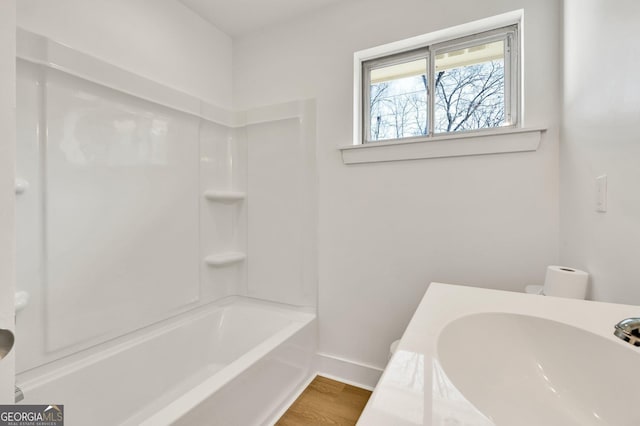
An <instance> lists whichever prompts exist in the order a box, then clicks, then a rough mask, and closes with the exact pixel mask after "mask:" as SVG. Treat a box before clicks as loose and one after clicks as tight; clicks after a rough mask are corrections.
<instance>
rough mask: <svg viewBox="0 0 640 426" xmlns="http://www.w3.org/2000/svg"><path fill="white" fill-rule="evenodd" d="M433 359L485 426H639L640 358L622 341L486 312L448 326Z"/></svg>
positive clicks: (543, 321)
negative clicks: (486, 423) (486, 422)
mask: <svg viewBox="0 0 640 426" xmlns="http://www.w3.org/2000/svg"><path fill="white" fill-rule="evenodd" d="M612 327H613V325H612ZM436 353H437V355H436V357H435V358H437V361H438V363H439V365H440V367H441V369H442V372H443V373H444V374H445V375H446V378H447V380H448V383H450V384H451V385H453V386H454V387H455V389H456V390H457V391H458V392H459V393H460V394H461V395H462V396H463V397H464V398H465V399H466V400H467V401H468V402H469V403H470V404H471V405H473V407H475V409H477V410H478V411H479V412H480V413H482V414H483V416H484V417H485V418H486V420H487V421H488V424H494V425H496V426H515V425H517V426H541V425H544V426H591V425H593V426H604V425H607V426H638V425H640V406H639V402H640V382H639V381H638V380H636V378H637V376H638V374H639V373H640V351H638V349H637V348H633V347H629V346H628V345H626V344H624V342H621V343H620V342H616V341H614V340H613V339H607V338H605V337H603V336H601V335H598V334H594V333H591V332H589V331H586V330H583V329H580V328H577V327H574V326H571V325H568V324H565V323H561V322H557V321H553V320H550V319H545V318H540V317H536V316H529V315H520V314H515V313H493V312H483V313H478V314H472V315H467V316H463V317H461V318H458V319H455V320H454V321H452V322H449V323H448V324H447V325H446V326H444V327H443V328H442V330H441V331H440V334H439V336H438V338H437V342H436Z"/></svg>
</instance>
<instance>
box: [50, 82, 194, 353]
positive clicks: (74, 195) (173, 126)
mask: <svg viewBox="0 0 640 426" xmlns="http://www.w3.org/2000/svg"><path fill="white" fill-rule="evenodd" d="M45 97H46V103H45V105H46V107H45V111H44V113H45V115H46V123H47V135H48V136H47V147H46V156H45V157H46V162H45V174H46V178H45V182H46V189H45V192H46V220H45V222H46V258H47V263H46V272H47V275H46V289H47V293H46V304H47V305H46V312H47V314H46V317H47V321H46V325H47V348H48V349H49V350H55V349H59V348H61V347H65V346H69V345H73V344H76V343H79V342H83V341H87V340H90V339H93V338H96V337H99V336H101V335H105V334H108V333H110V332H113V331H114V330H122V329H132V328H135V327H139V326H141V325H145V324H146V323H148V322H150V321H152V320H156V319H158V318H160V317H161V316H162V315H163V314H165V313H167V312H170V311H172V310H175V309H176V308H179V307H182V306H184V305H187V304H189V303H193V302H195V301H197V299H198V296H199V283H198V266H199V263H198V258H199V256H198V245H197V241H198V217H199V214H198V210H199V204H198V198H199V194H198V182H199V176H198V163H199V160H198V159H199V153H198V151H199V150H198V126H199V121H198V120H197V119H196V118H194V117H191V116H188V115H186V114H182V113H179V112H176V111H172V110H170V109H167V108H163V107H160V106H158V105H155V104H152V103H150V102H146V101H143V100H141V99H138V98H134V97H131V96H128V95H124V94H122V93H119V92H116V91H114V90H111V89H108V88H105V87H102V86H98V85H96V84H93V83H90V82H87V81H85V80H81V79H78V78H75V77H72V76H70V75H68V74H63V73H60V72H57V71H54V70H47V71H46V95H45Z"/></svg>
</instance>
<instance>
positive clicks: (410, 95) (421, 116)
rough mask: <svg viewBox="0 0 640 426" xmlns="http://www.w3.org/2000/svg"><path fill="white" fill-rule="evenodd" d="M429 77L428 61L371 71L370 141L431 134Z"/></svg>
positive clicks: (411, 62)
mask: <svg viewBox="0 0 640 426" xmlns="http://www.w3.org/2000/svg"><path fill="white" fill-rule="evenodd" d="M427 75H428V73H427V59H426V58H421V59H417V60H412V61H409V62H403V63H399V64H394V65H389V66H383V67H380V68H375V69H372V70H371V73H370V76H369V83H370V84H369V114H370V115H369V128H368V129H365V131H368V133H369V135H368V136H369V137H368V139H369V140H370V141H378V140H385V139H400V138H408V137H414V136H425V135H427V134H428V132H429V127H428V123H427V119H428V118H427V117H428V108H427V90H428V87H429V84H428V81H427Z"/></svg>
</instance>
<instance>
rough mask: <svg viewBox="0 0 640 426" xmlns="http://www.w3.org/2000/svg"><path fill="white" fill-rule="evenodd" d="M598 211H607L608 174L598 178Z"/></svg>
mask: <svg viewBox="0 0 640 426" xmlns="http://www.w3.org/2000/svg"><path fill="white" fill-rule="evenodd" d="M596 211H597V212H600V213H604V212H606V211H607V175H602V176H598V177H597V178H596Z"/></svg>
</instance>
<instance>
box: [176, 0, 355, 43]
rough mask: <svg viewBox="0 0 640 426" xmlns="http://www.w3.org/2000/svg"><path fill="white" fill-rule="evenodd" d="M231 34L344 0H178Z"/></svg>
mask: <svg viewBox="0 0 640 426" xmlns="http://www.w3.org/2000/svg"><path fill="white" fill-rule="evenodd" d="M178 1H179V2H181V3H182V4H184V5H185V6H187V7H188V8H189V9H191V10H193V11H194V12H195V13H197V14H198V15H200V16H202V17H203V18H204V19H206V20H207V21H209V22H211V23H212V24H213V25H215V26H216V27H217V28H218V29H220V30H222V31H224V32H225V33H227V34H228V35H230V36H231V37H240V36H243V35H245V34H247V33H250V32H252V31H255V30H257V29H260V28H264V27H267V26H270V25H273V24H277V23H280V22H284V21H287V20H290V19H294V18H296V17H298V16H303V15H306V14H309V13H312V12H313V11H315V10H318V9H320V8H322V7H323V6H326V5H329V4H333V3H337V2H339V1H344V0H178Z"/></svg>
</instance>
